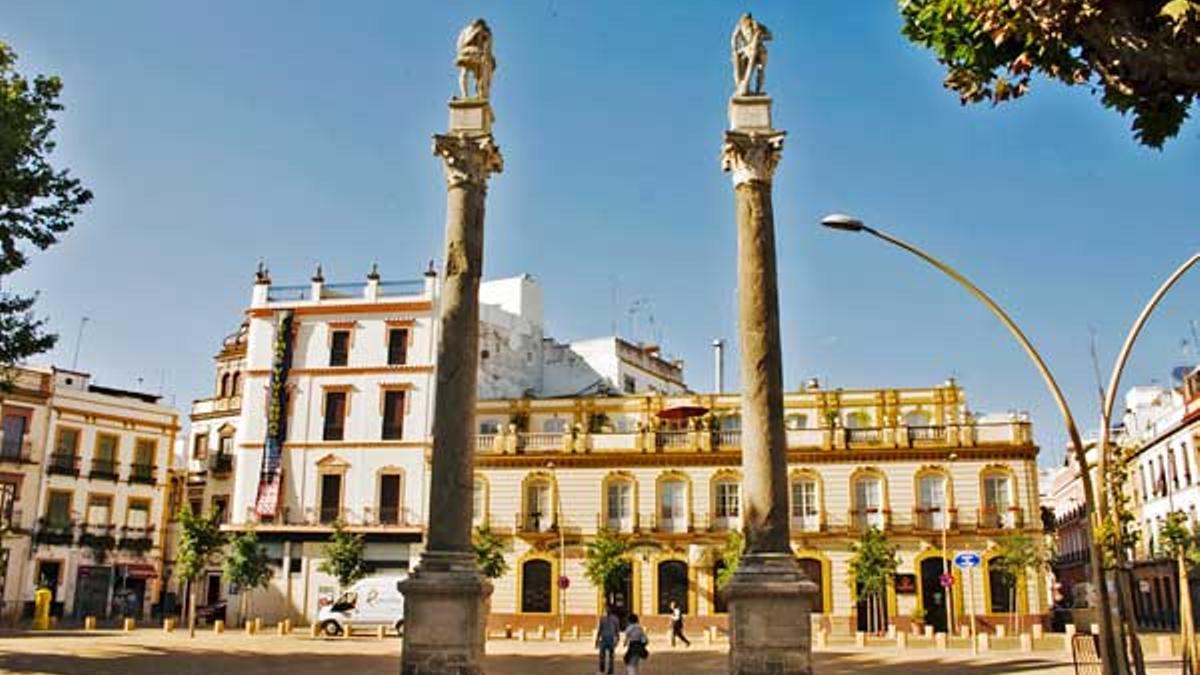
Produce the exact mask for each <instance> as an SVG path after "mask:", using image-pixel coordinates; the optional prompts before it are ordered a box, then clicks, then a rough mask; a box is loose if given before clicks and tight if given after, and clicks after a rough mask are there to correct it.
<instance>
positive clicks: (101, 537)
mask: <svg viewBox="0 0 1200 675" xmlns="http://www.w3.org/2000/svg"><path fill="white" fill-rule="evenodd" d="M116 532H117V530H116V528H115V527H113V526H112V525H84V526H83V527H82V528H81V531H80V533H79V545H80V546H83V547H86V548H90V549H92V550H105V551H108V550H112V549H114V548H116V547H117V537H116Z"/></svg>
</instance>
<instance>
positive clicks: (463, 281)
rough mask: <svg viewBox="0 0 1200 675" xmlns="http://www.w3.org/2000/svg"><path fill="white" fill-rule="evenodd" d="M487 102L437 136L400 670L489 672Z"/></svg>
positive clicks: (463, 674)
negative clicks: (417, 518)
mask: <svg viewBox="0 0 1200 675" xmlns="http://www.w3.org/2000/svg"><path fill="white" fill-rule="evenodd" d="M491 122H492V110H491V106H490V105H489V103H488V101H487V99H486V98H482V97H474V98H464V99H462V100H457V99H456V100H452V101H451V102H450V131H449V133H446V134H438V135H436V136H434V140H433V152H434V154H435V155H437V156H438V157H440V158H441V159H442V162H443V167H444V169H445V173H446V189H447V195H446V260H445V270H444V277H443V280H442V291H441V296H440V298H441V299H440V303H441V305H440V321H441V341H440V344H439V345H438V355H437V389H436V396H435V399H434V412H433V414H434V420H433V452H432V466H431V469H430V472H431V478H430V491H429V511H428V514H429V517H428V522H429V526H428V530H427V538H426V549H425V552H424V553H423V554H422V556H421V561H420V563H419V565H418V566H417V568H416V569H415V570H414V571H413V573H412V575H411V576H409V578H408V579H406V580H405V581H403V582H401V584H400V590H401V591H402V592H403V593H404V599H405V622H404V648H403V653H402V655H401V673H402V675H472V674H475V673H482V672H483V664H482V659H483V653H484V643H485V641H486V624H487V614H488V611H487V607H488V598H489V597H490V596H491V593H492V586H491V584H490V583H489V582H488V581H487V580H486V579H484V578H483V577H482V576H480V574H479V572H478V570H477V568H476V564H475V553H474V549H473V548H472V546H471V503H472V502H471V495H472V491H473V489H474V478H473V476H474V458H475V448H474V443H475V436H474V431H475V424H474V418H475V399H476V380H477V377H478V368H479V279H480V274H481V272H482V269H483V219H484V201H485V198H486V196H487V180H488V178H489V176H490V175H491V174H492V173H497V172H499V171H500V170H501V169H502V167H503V162H502V159H501V157H500V150H499V148H498V147H497V146H496V144H495V141H494V139H493V138H492V134H491Z"/></svg>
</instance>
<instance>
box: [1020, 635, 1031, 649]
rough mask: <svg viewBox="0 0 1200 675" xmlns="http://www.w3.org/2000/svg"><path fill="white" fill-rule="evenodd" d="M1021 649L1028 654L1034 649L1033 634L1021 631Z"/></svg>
mask: <svg viewBox="0 0 1200 675" xmlns="http://www.w3.org/2000/svg"><path fill="white" fill-rule="evenodd" d="M1021 651H1022V652H1025V653H1026V654H1028V653H1030V652H1032V651H1033V636H1032V635H1030V634H1029V633H1021Z"/></svg>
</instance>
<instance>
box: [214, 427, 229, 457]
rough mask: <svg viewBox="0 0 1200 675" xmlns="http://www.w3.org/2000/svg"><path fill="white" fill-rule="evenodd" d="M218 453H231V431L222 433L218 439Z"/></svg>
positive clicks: (224, 454) (227, 454) (223, 454)
mask: <svg viewBox="0 0 1200 675" xmlns="http://www.w3.org/2000/svg"><path fill="white" fill-rule="evenodd" d="M217 442H218V446H217V447H218V450H217V452H218V454H220V455H222V456H225V457H229V456H231V455H232V454H233V432H232V431H231V432H229V433H222V434H221V438H220V439H218V441H217Z"/></svg>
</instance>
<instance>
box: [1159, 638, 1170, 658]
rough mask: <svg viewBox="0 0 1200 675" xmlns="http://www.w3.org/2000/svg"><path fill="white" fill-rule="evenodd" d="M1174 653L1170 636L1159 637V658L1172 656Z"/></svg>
mask: <svg viewBox="0 0 1200 675" xmlns="http://www.w3.org/2000/svg"><path fill="white" fill-rule="evenodd" d="M1172 651H1173V650H1172V645H1171V636H1170V635H1159V636H1158V655H1159V656H1170V655H1171V652H1172Z"/></svg>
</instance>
